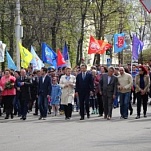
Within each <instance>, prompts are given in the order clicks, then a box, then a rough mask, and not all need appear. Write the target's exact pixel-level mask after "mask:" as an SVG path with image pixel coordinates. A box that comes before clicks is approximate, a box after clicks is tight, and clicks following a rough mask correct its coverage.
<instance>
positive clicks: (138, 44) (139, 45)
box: [132, 35, 144, 60]
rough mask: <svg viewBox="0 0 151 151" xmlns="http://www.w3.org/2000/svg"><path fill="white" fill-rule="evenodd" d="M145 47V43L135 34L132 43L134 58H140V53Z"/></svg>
mask: <svg viewBox="0 0 151 151" xmlns="http://www.w3.org/2000/svg"><path fill="white" fill-rule="evenodd" d="M143 47H144V43H143V42H142V41H141V40H139V39H138V38H137V37H136V36H135V35H133V43H132V57H133V60H138V57H139V54H140V52H141V51H142V49H143Z"/></svg>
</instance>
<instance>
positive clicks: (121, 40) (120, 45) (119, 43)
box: [118, 36, 125, 48]
mask: <svg viewBox="0 0 151 151" xmlns="http://www.w3.org/2000/svg"><path fill="white" fill-rule="evenodd" d="M124 41H125V38H124V36H123V37H121V36H119V37H118V47H119V48H120V47H123V45H124Z"/></svg>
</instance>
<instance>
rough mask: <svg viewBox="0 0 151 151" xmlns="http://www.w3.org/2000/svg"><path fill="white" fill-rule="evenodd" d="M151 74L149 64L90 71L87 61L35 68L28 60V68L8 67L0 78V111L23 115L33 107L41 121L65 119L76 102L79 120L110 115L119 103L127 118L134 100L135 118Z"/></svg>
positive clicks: (149, 87) (9, 115)
mask: <svg viewBox="0 0 151 151" xmlns="http://www.w3.org/2000/svg"><path fill="white" fill-rule="evenodd" d="M150 79H151V72H150V66H149V65H134V64H133V65H130V64H128V65H127V66H119V67H113V66H110V67H106V66H103V65H97V66H92V67H91V69H90V70H87V65H86V64H81V65H80V66H78V67H75V68H74V69H72V68H70V67H62V68H58V69H57V70H56V69H55V68H53V67H49V68H45V67H42V68H41V70H34V71H33V67H32V65H30V66H29V68H28V69H27V70H25V69H21V70H20V71H12V70H10V69H6V70H5V71H4V72H1V78H0V96H1V99H0V105H1V106H0V107H1V108H0V116H2V115H6V116H5V119H9V118H11V119H13V118H14V116H18V117H20V119H21V120H26V119H27V114H28V113H29V112H31V111H32V110H33V109H34V113H33V116H39V118H38V119H39V120H45V119H46V118H47V116H48V114H51V115H52V116H58V115H59V114H64V116H65V120H70V119H71V117H72V112H73V110H74V107H75V109H76V111H77V112H79V115H80V120H84V119H85V116H87V118H90V115H91V114H98V116H99V117H101V116H104V119H107V120H110V119H111V118H112V110H113V108H117V107H120V118H122V119H127V118H128V116H129V110H130V115H132V114H133V107H132V104H136V103H137V116H136V119H139V118H140V117H141V116H140V115H141V105H142V104H143V116H144V118H146V117H147V104H148V98H149V97H150V96H151V93H150V91H151V84H150ZM90 108H91V110H90Z"/></svg>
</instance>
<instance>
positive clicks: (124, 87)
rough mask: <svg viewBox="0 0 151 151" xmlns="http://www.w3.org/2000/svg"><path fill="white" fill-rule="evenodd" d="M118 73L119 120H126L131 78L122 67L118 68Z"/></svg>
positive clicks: (131, 83)
mask: <svg viewBox="0 0 151 151" xmlns="http://www.w3.org/2000/svg"><path fill="white" fill-rule="evenodd" d="M119 72H120V76H119V77H118V90H119V94H120V113H121V118H124V119H127V118H128V108H129V101H130V95H131V88H132V85H133V78H132V76H131V75H130V74H128V73H126V72H125V70H124V68H123V67H120V68H119Z"/></svg>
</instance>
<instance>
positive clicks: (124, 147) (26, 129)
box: [0, 106, 151, 151]
mask: <svg viewBox="0 0 151 151" xmlns="http://www.w3.org/2000/svg"><path fill="white" fill-rule="evenodd" d="M135 117H136V107H135V106H134V114H133V115H132V116H130V117H129V119H127V120H125V119H120V114H119V108H118V109H113V118H112V119H111V120H110V121H108V120H105V119H103V117H98V116H97V115H91V117H90V119H87V118H86V119H85V120H84V121H80V120H79V119H80V117H79V114H78V113H77V112H74V113H73V118H72V119H71V120H69V121H66V120H65V119H64V116H63V115H61V116H60V115H59V116H57V117H51V116H50V115H48V118H47V119H46V120H38V116H33V115H32V113H29V114H28V117H27V120H26V121H22V120H20V119H19V118H18V117H15V118H14V119H8V120H4V116H2V117H0V151H151V106H149V107H148V114H147V118H144V117H141V118H140V119H138V120H136V119H135Z"/></svg>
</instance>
